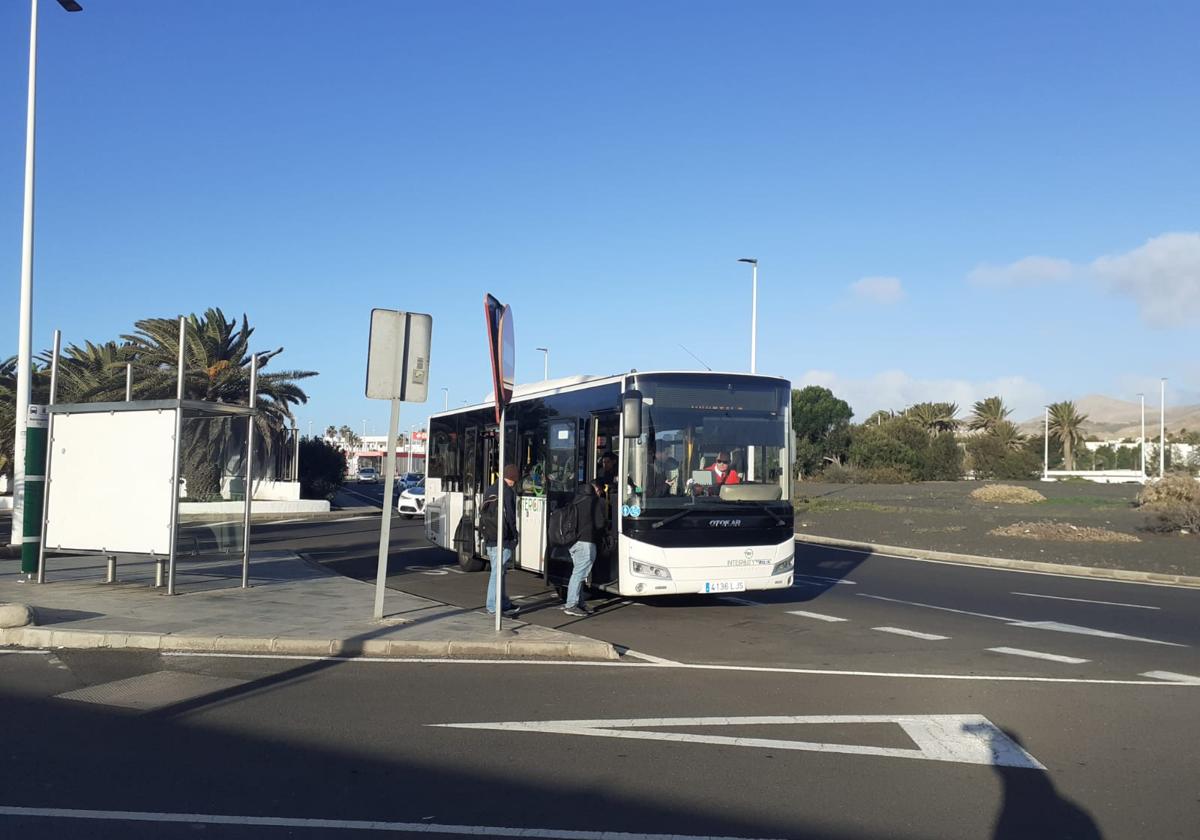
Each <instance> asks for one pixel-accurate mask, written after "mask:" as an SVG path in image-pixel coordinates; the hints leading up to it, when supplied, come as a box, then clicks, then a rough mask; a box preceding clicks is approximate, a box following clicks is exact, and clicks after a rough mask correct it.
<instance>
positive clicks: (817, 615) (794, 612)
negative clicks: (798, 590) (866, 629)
mask: <svg viewBox="0 0 1200 840" xmlns="http://www.w3.org/2000/svg"><path fill="white" fill-rule="evenodd" d="M787 614H788V615H799V616H803V617H804V618H815V619H816V620H817V621H849V619H847V618H838V617H837V616H836V615H824V614H822V613H815V612H808V611H807V610H788V611H787Z"/></svg>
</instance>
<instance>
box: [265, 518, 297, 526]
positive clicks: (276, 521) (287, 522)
mask: <svg viewBox="0 0 1200 840" xmlns="http://www.w3.org/2000/svg"><path fill="white" fill-rule="evenodd" d="M307 521H308V520H307V519H269V520H266V521H265V522H259V523H258V524H259V525H295V524H296V523H297V522H307Z"/></svg>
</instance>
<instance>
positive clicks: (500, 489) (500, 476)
mask: <svg viewBox="0 0 1200 840" xmlns="http://www.w3.org/2000/svg"><path fill="white" fill-rule="evenodd" d="M505 413H506V406H503V405H502V406H501V407H500V451H499V453H497V454H498V456H499V459H500V460H499V467H498V469H497V470H496V560H495V562H493V563H492V579H493V580H494V581H496V586H495V590H496V604H495V607H496V632H497V633H499V632H500V616H501V615H502V614H503V613H504V488H505V487H507V485H506V484H505V483H504V415H505Z"/></svg>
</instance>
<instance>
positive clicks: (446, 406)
mask: <svg viewBox="0 0 1200 840" xmlns="http://www.w3.org/2000/svg"><path fill="white" fill-rule="evenodd" d="M449 410H450V389H449V388H445V387H443V388H442V411H449Z"/></svg>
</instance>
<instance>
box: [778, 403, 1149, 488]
mask: <svg viewBox="0 0 1200 840" xmlns="http://www.w3.org/2000/svg"><path fill="white" fill-rule="evenodd" d="M959 410H960V409H959V406H958V405H957V404H956V403H952V402H922V403H916V404H915V405H911V406H909V407H908V408H906V409H904V410H903V411H898V412H897V411H877V412H875V413H874V414H872V415H871V416H870V417H868V418H866V419H865V420H864V421H863V422H862V423H852V422H851V420H852V418H853V417H854V412H853V411H852V410H851V408H850V405H849V403H847V402H846V401H845V400H842V399H839V398H838V397H836V396H835V395H834V394H833V392H832V391H830V390H829V389H828V388H823V387H821V386H818V385H810V386H808V387H806V388H802V389H798V390H793V391H792V428H793V429H794V430H795V433H796V472H797V477H798V478H801V479H811V478H816V477H822V478H824V479H826V480H832V481H864V482H880V483H882V482H907V481H954V480H957V479H960V478H962V477H963V476H964V475H966V474H968V473H969V474H971V475H973V476H975V477H976V478H994V479H1010V480H1012V479H1032V478H1037V477H1039V476H1040V475H1041V472H1042V461H1043V455H1044V447H1045V437H1044V436H1043V435H1040V434H1035V435H1026V434H1024V433H1022V432H1021V430H1020V429H1019V428H1018V427H1017V425H1016V424H1015V423H1013V422H1012V421H1011V420H1010V419H1009V417H1010V415H1011V414H1012V410H1011V409H1009V408H1008V407H1006V406H1005V405H1004V401H1003V399H1001V398H1000V397H999V396H993V397H988V398H986V399H982V400H979V401H978V402H976V403H975V404H974V405H973V406H972V407H971V412H970V414H969V415H968V416H967V417H965V418H960V417H959V416H958V415H959ZM1049 411H1050V459H1049V461H1050V464H1049V466H1050V469H1064V470H1074V469H1077V468H1080V469H1083V468H1087V469H1091V468H1101V469H1114V468H1118V469H1137V467H1138V466H1140V460H1139V457H1140V456H1139V454H1138V453H1137V452H1136V451H1135V450H1133V449H1125V448H1121V449H1118V448H1116V447H1112V446H1109V447H1100V448H1099V449H1098V450H1097V451H1096V452H1094V453H1093V452H1088V451H1087V448H1086V446H1085V445H1084V443H1085V438H1084V433H1083V424H1084V423H1085V422H1086V421H1087V419H1088V418H1087V415H1086V414H1082V413H1080V411H1079V410H1078V408H1077V407H1076V405H1075V403H1074V402H1071V401H1069V400H1067V401H1063V402H1058V403H1054V404H1053V405H1051V406H1050V407H1049ZM1110 450H1111V451H1110ZM1088 458H1090V459H1091V460H1090V461H1087V460H1086V459H1088ZM1081 459H1084V463H1082V464H1081V463H1080V462H1081Z"/></svg>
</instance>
